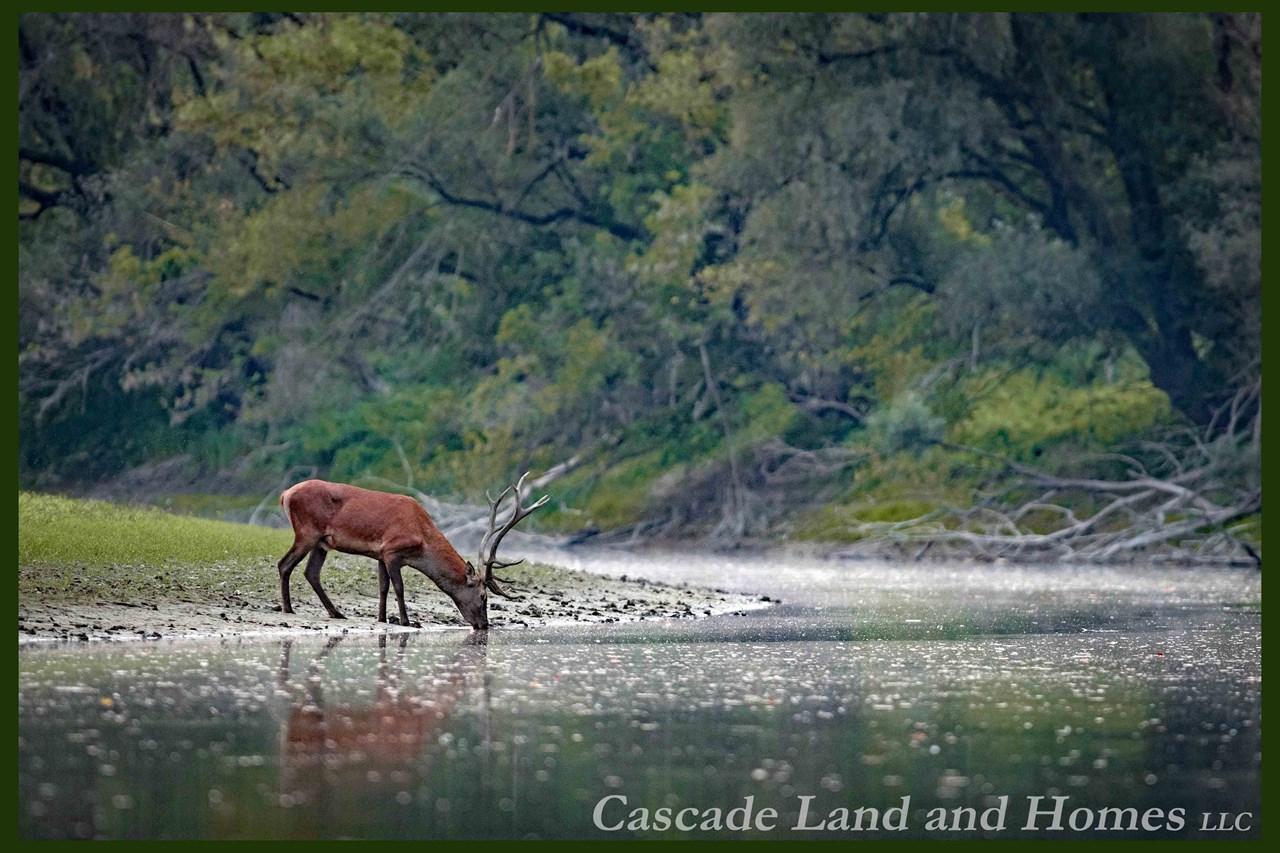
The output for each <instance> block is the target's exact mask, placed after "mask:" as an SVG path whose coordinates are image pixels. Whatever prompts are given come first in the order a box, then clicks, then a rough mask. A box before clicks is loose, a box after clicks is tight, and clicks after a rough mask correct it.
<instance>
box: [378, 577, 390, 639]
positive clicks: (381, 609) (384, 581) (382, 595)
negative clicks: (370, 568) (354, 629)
mask: <svg viewBox="0 0 1280 853" xmlns="http://www.w3.org/2000/svg"><path fill="white" fill-rule="evenodd" d="M390 587H391V578H390V576H389V575H388V574H387V564H386V563H384V562H382V560H379V561H378V621H379V622H386V621H387V590H388V589H389V588H390ZM384 639H385V637H384Z"/></svg>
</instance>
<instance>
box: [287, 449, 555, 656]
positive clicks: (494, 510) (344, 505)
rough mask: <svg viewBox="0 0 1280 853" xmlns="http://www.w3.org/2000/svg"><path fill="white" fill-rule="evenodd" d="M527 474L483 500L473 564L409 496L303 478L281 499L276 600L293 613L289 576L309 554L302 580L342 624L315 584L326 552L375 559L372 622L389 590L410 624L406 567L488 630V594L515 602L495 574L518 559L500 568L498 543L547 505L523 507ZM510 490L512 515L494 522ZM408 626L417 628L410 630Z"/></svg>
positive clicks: (381, 616)
mask: <svg viewBox="0 0 1280 853" xmlns="http://www.w3.org/2000/svg"><path fill="white" fill-rule="evenodd" d="M528 476H529V474H528V473H527V472H526V473H525V475H524V477H521V478H520V480H519V482H517V483H516V484H515V485H514V486H508V487H507V488H506V489H504V490H503V492H502V494H500V495H498V498H497V500H494V499H493V498H492V497H490V496H489V494H488V493H487V492H486V493H485V497H486V498H488V499H489V528H488V530H487V531H486V532H485V534H484V536H483V537H482V538H481V539H480V556H479V566H480V568H479V569H477V568H476V566H474V565H472V564H471V563H470V562H469V561H467V560H464V559H462V557H461V556H459V554H458V552H457V551H455V550H454V548H453V546H452V545H450V544H449V541H448V540H447V539H445V538H444V535H443V534H442V533H441V532H440V531H439V530H437V529H436V526H435V523H434V522H432V520H431V516H429V515H428V514H427V511H426V510H425V509H423V508H422V505H421V504H419V503H418V502H417V501H415V500H414V499H413V498H411V497H408V496H407V495H391V494H387V493H386V492H374V491H370V490H369V489H361V488H359V487H357V486H347V485H343V484H342V483H327V482H325V481H324V480H306V481H305V482H302V483H298V484H297V485H296V486H292V487H291V488H288V489H286V490H285V492H284V494H282V495H281V496H280V505H281V506H283V507H284V514H285V516H286V517H287V518H288V519H289V523H290V524H292V525H293V547H292V548H290V549H289V551H288V553H286V554H285V555H284V556H283V557H281V558H280V563H279V565H278V566H277V568H278V569H279V570H280V598H281V599H282V601H283V603H284V612H285V613H292V612H293V602H292V601H291V600H290V598H289V576H290V575H291V574H293V570H294V568H295V567H296V566H297V565H298V563H300V562H301V561H302V558H303V557H305V556H307V555H308V554H310V555H311V559H309V560H307V567H306V569H305V570H304V571H303V574H304V575H305V576H306V578H307V582H308V583H310V584H311V588H312V589H314V590H315V591H316V595H317V596H319V598H320V603H321V604H323V605H324V609H325V610H327V611H329V615H330V616H331V617H332V618H334V619H344V618H346V617H344V616H343V615H342V614H341V613H339V612H338V608H336V607H334V606H333V602H332V601H330V600H329V596H328V595H326V594H325V591H324V587H323V586H321V585H320V568H321V566H323V565H324V560H325V557H326V556H328V554H329V552H330V551H341V552H343V553H344V554H359V555H360V556H362V557H371V558H373V559H375V560H377V561H378V621H379V622H386V621H387V586H388V584H390V585H391V586H394V587H395V590H396V603H397V604H399V606H400V624H401V625H409V624H410V622H409V611H408V610H407V609H406V608H405V604H404V579H403V578H402V577H401V574H400V570H401V569H403V568H404V567H405V566H411V567H412V568H415V569H417V570H418V571H420V572H422V573H423V574H424V575H426V576H427V577H429V578H430V579H431V580H432V581H433V582H434V583H435V585H436V586H438V587H440V589H441V590H442V591H443V592H444V594H445V595H447V596H449V598H451V599H453V603H454V604H456V605H457V606H458V611H459V612H460V613H461V614H462V618H463V619H465V620H466V621H467V624H468V625H470V626H471V627H472V628H474V629H476V630H478V631H484V630H487V629H488V627H489V593H490V592H493V593H494V594H496V595H500V596H502V597H503V598H515V597H516V596H513V595H512V594H511V593H510V592H508V591H507V590H506V589H503V588H502V586H500V585H499V582H500V581H501V583H509V581H506V580H503V579H502V578H499V577H496V576H495V575H494V574H493V570H494V569H502V568H506V567H508V566H514V565H516V564H517V563H522V562H524V561H523V560H515V561H514V562H510V563H504V562H500V561H499V560H498V559H497V553H498V545H500V544H501V543H502V539H503V537H505V536H506V535H507V534H508V533H510V532H511V529H512V528H514V527H515V526H516V525H517V524H519V523H520V521H521V519H523V518H525V517H526V516H528V515H529V514H530V513H532V512H533V511H534V510H536V509H537V508H538V507H540V506H542V505H543V504H545V503H546V502H547V500H548V496H547V495H543V496H542V497H541V498H539V499H538V500H537V501H536V502H535V503H534V504H532V505H531V506H530V507H528V508H527V509H524V508H521V506H520V500H521V492H522V490H523V487H524V479H525V477H528ZM512 491H514V492H515V506H514V508H513V509H512V511H511V516H510V517H509V518H508V519H507V520H506V521H505V522H503V523H502V524H501V525H499V524H498V508H499V507H500V506H501V504H502V502H503V500H504V499H505V498H506V496H507V495H508V494H509V493H511V492H512ZM414 627H421V625H420V624H416V623H415V624H414Z"/></svg>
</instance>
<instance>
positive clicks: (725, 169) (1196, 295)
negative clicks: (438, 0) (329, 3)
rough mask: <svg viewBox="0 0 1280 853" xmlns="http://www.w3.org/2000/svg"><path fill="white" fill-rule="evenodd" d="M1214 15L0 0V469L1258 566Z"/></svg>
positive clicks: (1252, 212) (1244, 204)
mask: <svg viewBox="0 0 1280 853" xmlns="http://www.w3.org/2000/svg"><path fill="white" fill-rule="evenodd" d="M1261 39H1262V34H1261V16H1260V15H1257V14H1239V15H1232V14H998V15H985V14H984V15H972V14H940V13H939V14H838V15H837V14H833V15H828V14H792V15H773V14H769V15H765V14H645V15H631V14H621V13H564V14H560V13H555V14H553V13H543V14H530V13H512V14H417V13H404V14H352V15H347V14H288V13H286V14H177V13H175V14H168V13H165V14H88V13H85V14H43V13H40V14H26V15H23V16H21V17H20V19H19V30H18V62H19V68H18V72H19V77H18V83H19V93H18V94H19V116H18V118H19V151H18V220H19V222H18V234H19V249H20V251H19V269H18V276H19V282H18V284H19V302H18V350H19V352H18V364H19V388H18V400H19V428H20V445H19V484H20V487H22V488H30V489H38V490H46V491H68V492H84V491H88V490H90V489H91V488H93V487H95V486H97V485H100V484H102V483H107V482H118V481H120V480H121V478H128V477H130V476H133V477H134V478H135V479H134V481H135V482H136V483H139V484H141V487H142V488H143V489H144V490H145V491H149V492H152V493H157V494H158V493H159V492H174V493H178V492H180V493H184V494H187V495H200V494H207V493H222V494H224V495H242V496H249V498H250V499H251V500H252V501H255V502H256V501H257V500H258V499H259V498H260V497H261V496H262V495H263V494H265V493H267V492H269V491H270V490H272V489H273V488H276V489H278V488H279V486H280V484H281V483H284V482H286V481H290V480H291V479H300V478H301V477H304V476H308V475H320V476H324V477H327V478H330V479H335V480H342V481H346V482H352V483H358V484H364V485H371V486H375V487H380V488H392V486H391V485H390V484H399V485H400V486H401V487H402V488H405V489H412V490H416V491H418V492H421V493H425V494H430V495H433V496H435V497H438V498H442V499H447V500H453V501H462V502H475V501H477V500H478V499H479V498H480V497H481V496H482V495H483V493H484V491H485V489H486V488H489V489H492V488H495V487H497V488H501V487H502V486H503V485H505V484H506V483H509V482H511V481H512V480H514V478H515V477H516V476H518V475H519V474H520V473H522V472H523V471H525V470H526V469H532V470H533V472H534V474H533V477H535V478H537V482H538V483H539V485H540V488H542V489H543V490H544V491H548V492H550V493H551V494H552V496H553V497H552V506H551V507H548V509H549V510H554V511H552V512H550V513H548V514H547V515H546V517H545V518H543V519H540V520H541V522H542V526H543V529H546V530H555V531H558V532H561V533H564V534H572V535H574V536H576V537H578V538H586V537H588V536H591V535H594V534H606V535H611V536H615V537H616V536H636V537H640V536H643V537H657V536H697V537H703V538H706V539H710V540H718V541H722V542H723V541H738V540H742V539H744V538H749V539H761V540H767V539H773V540H778V539H783V538H786V539H789V540H793V541H794V540H797V539H799V540H821V541H835V542H841V543H845V544H844V546H843V547H847V548H849V549H851V550H856V549H857V548H859V547H862V546H866V547H867V548H872V547H873V546H876V545H877V543H880V544H883V543H885V542H893V543H897V545H896V546H895V547H900V548H905V549H909V551H908V553H911V554H914V555H915V556H917V557H919V556H920V555H921V553H922V552H923V551H924V550H926V549H928V548H931V547H934V546H935V545H938V546H941V547H939V552H943V551H947V549H950V550H951V551H955V550H959V551H963V552H966V553H976V554H982V555H986V556H1010V557H1018V556H1023V557H1025V556H1045V557H1078V558H1084V559H1097V560H1108V559H1129V558H1132V557H1134V556H1138V555H1142V554H1148V553H1150V552H1151V551H1152V549H1156V550H1162V551H1163V552H1164V553H1168V554H1173V555H1175V556H1177V557H1179V558H1186V559H1199V560H1203V561H1206V562H1231V561H1240V560H1249V559H1253V560H1257V561H1258V563H1259V564H1260V556H1259V554H1260V550H1261V535H1260V532H1259V524H1260V514H1261V505H1262V501H1261V481H1260V458H1261V455H1260V454H1261V450H1260V427H1261V381H1262V380H1261V375H1262V373H1261V370H1262V366H1261V350H1260V339H1261V314H1260V307H1261V239H1260V237H1261V214H1262V208H1261V190H1262V180H1261V145H1260V140H1261V74H1262V71H1261V62H1262V48H1261Z"/></svg>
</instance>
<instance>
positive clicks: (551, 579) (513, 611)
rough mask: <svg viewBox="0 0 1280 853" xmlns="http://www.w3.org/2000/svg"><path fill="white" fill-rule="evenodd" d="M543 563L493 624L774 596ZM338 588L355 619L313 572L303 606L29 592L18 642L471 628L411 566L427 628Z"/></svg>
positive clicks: (411, 584)
mask: <svg viewBox="0 0 1280 853" xmlns="http://www.w3.org/2000/svg"><path fill="white" fill-rule="evenodd" d="M539 568H540V571H539V572H538V573H537V578H536V580H535V581H533V582H531V583H529V584H528V585H527V586H521V587H520V588H519V593H520V594H521V596H522V598H521V599H520V600H503V599H500V598H497V597H496V596H492V597H490V599H489V613H490V616H489V619H490V625H491V627H492V628H493V629H496V630H504V629H517V630H518V629H524V628H533V627H542V626H555V625H574V624H589V623H609V622H636V621H644V620H655V621H661V620H668V619H694V618H705V617H707V616H719V615H725V614H733V613H743V612H746V611H748V610H756V609H760V608H762V607H768V606H769V604H770V599H768V598H767V597H761V596H755V595H743V594H741V593H735V592H729V591H726V590H712V589H705V588H699V587H686V586H672V585H669V584H663V583H657V582H653V581H648V580H644V579H633V578H627V577H625V576H623V577H621V578H612V577H605V576H602V575H596V574H589V573H585V572H578V571H572V570H569V569H562V568H558V567H548V566H542V567H539ZM295 580H296V579H295ZM415 581H416V582H415ZM371 586H372V584H371ZM375 590H376V586H375ZM330 595H331V598H332V599H333V602H334V604H335V605H336V606H337V608H338V609H339V610H340V611H342V613H343V614H344V615H345V616H346V617H347V618H346V619H330V618H329V617H328V616H327V615H326V614H325V612H324V609H323V608H322V607H321V606H320V603H319V602H318V601H317V600H316V598H315V595H314V593H312V591H311V589H310V588H309V587H308V586H307V585H306V583H305V581H304V582H302V583H301V584H297V583H295V584H294V589H293V601H294V608H295V610H296V611H297V612H296V613H292V614H287V613H283V612H282V611H281V609H280V603H279V601H278V600H277V599H276V597H275V596H272V597H271V599H270V600H258V601H253V600H248V599H247V598H246V597H243V596H240V595H215V596H213V597H212V598H204V599H197V598H192V597H187V598H182V597H180V598H169V597H149V598H144V599H142V600H136V601H111V600H103V599H102V598H101V597H95V598H94V599H92V600H84V601H73V600H67V599H64V598H61V597H59V598H56V599H49V600H41V599H33V598H31V597H28V599H27V600H19V602H18V644H19V645H20V646H22V645H28V644H32V643H48V642H100V641H123V640H158V639H218V638H227V637H246V636H283V635H288V634H342V633H376V632H379V631H413V630H451V629H456V630H469V629H468V628H467V626H466V623H464V622H463V621H462V618H461V616H460V615H459V614H458V611H457V608H455V607H454V606H453V602H451V601H449V599H448V598H446V597H445V596H444V595H443V594H442V593H441V592H440V591H439V590H437V589H436V588H435V586H434V585H432V584H431V583H430V582H429V581H427V580H426V579H424V578H413V579H411V578H410V576H409V575H406V590H405V597H406V602H407V604H408V607H409V616H410V618H411V619H415V620H418V621H420V622H421V623H422V626H423V627H422V628H421V629H416V628H403V627H401V626H399V625H395V624H391V625H387V624H383V623H379V622H377V621H375V620H376V618H377V612H378V598H377V595H376V594H369V595H365V594H360V593H354V592H345V593H337V594H334V593H333V592H332V591H331V593H330ZM388 609H389V610H394V609H395V600H394V596H391V597H390V598H389V601H388ZM393 618H394V617H393Z"/></svg>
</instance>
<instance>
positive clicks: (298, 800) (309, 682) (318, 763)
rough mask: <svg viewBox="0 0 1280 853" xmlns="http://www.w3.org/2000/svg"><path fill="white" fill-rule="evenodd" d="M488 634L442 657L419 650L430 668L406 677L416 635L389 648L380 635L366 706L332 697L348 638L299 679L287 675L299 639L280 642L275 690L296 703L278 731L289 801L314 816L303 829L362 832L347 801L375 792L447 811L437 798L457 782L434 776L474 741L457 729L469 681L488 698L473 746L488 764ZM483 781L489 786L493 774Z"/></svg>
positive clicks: (332, 643)
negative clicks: (331, 666)
mask: <svg viewBox="0 0 1280 853" xmlns="http://www.w3.org/2000/svg"><path fill="white" fill-rule="evenodd" d="M486 637H487V635H486V634H484V633H472V634H470V635H468V637H467V638H466V640H465V641H464V642H463V643H462V645H460V646H459V647H458V649H457V650H456V651H455V652H454V655H453V658H452V659H451V660H449V661H447V662H445V663H443V664H441V663H440V662H439V661H437V662H435V663H434V664H432V663H430V660H431V659H430V658H428V657H424V656H420V655H414V656H413V657H412V660H413V662H414V664H415V665H416V664H419V663H421V662H423V661H424V660H425V661H427V662H428V671H416V672H415V671H413V670H412V669H410V670H409V672H408V673H407V674H406V652H407V650H408V644H409V642H410V639H411V635H410V634H408V633H403V634H400V635H399V636H398V638H395V639H393V640H392V641H391V642H392V643H393V644H394V648H393V649H388V636H387V635H386V634H382V635H380V636H379V637H378V666H377V677H376V686H375V688H374V691H373V695H372V697H370V698H369V699H368V701H366V702H359V703H346V702H343V703H335V702H332V701H328V700H326V697H325V690H326V682H327V683H328V684H329V687H330V690H331V692H338V691H337V690H336V689H334V688H337V687H338V685H337V683H336V681H334V680H331V679H326V677H325V667H326V661H327V659H329V658H330V655H332V654H333V651H334V649H336V648H337V647H338V646H339V644H341V643H342V641H343V640H344V639H345V638H344V637H341V636H338V637H333V638H331V639H330V640H329V641H328V643H326V645H325V646H324V648H322V649H321V650H320V651H319V652H318V653H317V654H316V655H315V656H314V657H313V658H312V659H311V660H310V662H309V663H308V665H307V670H306V675H305V676H304V677H303V678H302V679H301V680H300V681H298V680H297V679H296V676H294V680H293V681H291V677H290V657H291V655H292V652H293V641H292V640H285V641H283V643H282V644H281V649H280V666H279V671H278V677H277V687H278V689H279V691H281V693H282V694H284V695H287V696H288V697H289V710H288V715H287V717H286V718H285V719H284V720H283V725H282V727H281V735H280V767H281V778H280V799H281V804H282V805H285V806H288V807H292V806H303V807H304V808H305V810H306V811H307V812H309V813H310V814H311V816H312V818H313V819H312V820H308V821H307V827H306V828H305V829H303V831H304V832H305V834H307V835H312V834H315V835H319V836H324V835H328V834H331V833H332V832H333V831H334V830H337V831H338V834H347V832H349V831H351V830H354V829H355V827H353V826H351V822H352V818H353V815H352V814H351V813H350V811H351V810H350V809H348V808H347V807H349V806H357V805H358V804H360V803H362V802H366V801H369V800H370V799H371V798H372V799H381V800H384V807H385V805H387V804H390V803H392V802H394V803H398V804H400V805H402V806H403V805H408V804H409V803H412V802H414V801H420V800H422V799H429V800H431V801H432V802H434V803H435V808H436V809H440V798H441V797H442V796H444V797H446V798H447V789H448V788H449V787H450V785H449V784H448V781H447V780H434V779H433V778H432V776H433V773H432V769H433V766H434V765H435V764H437V763H438V762H439V761H440V760H441V759H446V758H450V757H460V758H461V757H463V756H458V754H457V752H456V750H462V749H465V748H466V747H467V744H466V743H465V738H462V739H458V740H456V741H455V734H454V731H453V730H455V729H460V728H461V729H465V728H466V724H465V723H463V722H462V721H461V720H460V718H461V717H464V716H465V715H463V714H457V713H455V711H456V710H457V711H460V710H461V709H458V708H457V706H458V704H459V703H460V702H463V700H464V699H465V697H466V695H467V691H468V687H469V686H474V689H476V690H478V691H479V694H480V698H481V702H480V720H479V722H480V723H481V727H480V731H479V732H477V734H478V735H479V737H478V743H475V744H472V745H471V746H473V747H474V748H476V749H477V750H478V751H479V752H481V753H482V755H483V758H484V759H485V760H482V761H481V762H480V764H481V766H482V767H483V766H487V764H488V761H487V758H488V754H487V753H488V750H489V746H490V744H489V732H488V728H489V726H488V717H489V715H488V691H487V689H486V686H485V681H486V673H485V658H486V650H487V649H486ZM362 653H363V650H362ZM365 686H366V685H359V687H365ZM359 687H357V689H359ZM341 692H342V693H344V694H349V693H350V692H351V685H350V684H347V685H343V686H342V688H341ZM473 739H476V738H473ZM473 772H474V765H473ZM480 781H481V784H482V785H483V786H484V787H486V788H487V787H488V784H489V783H488V780H487V779H482V780H480ZM435 782H441V784H433V783H435ZM433 789H434V790H433ZM446 802H447V799H446ZM338 822H341V823H342V825H341V826H337V825H336V824H337V823H338ZM344 827H345V828H346V829H344ZM299 828H300V829H302V827H299ZM356 834H360V833H359V831H358V830H356Z"/></svg>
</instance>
